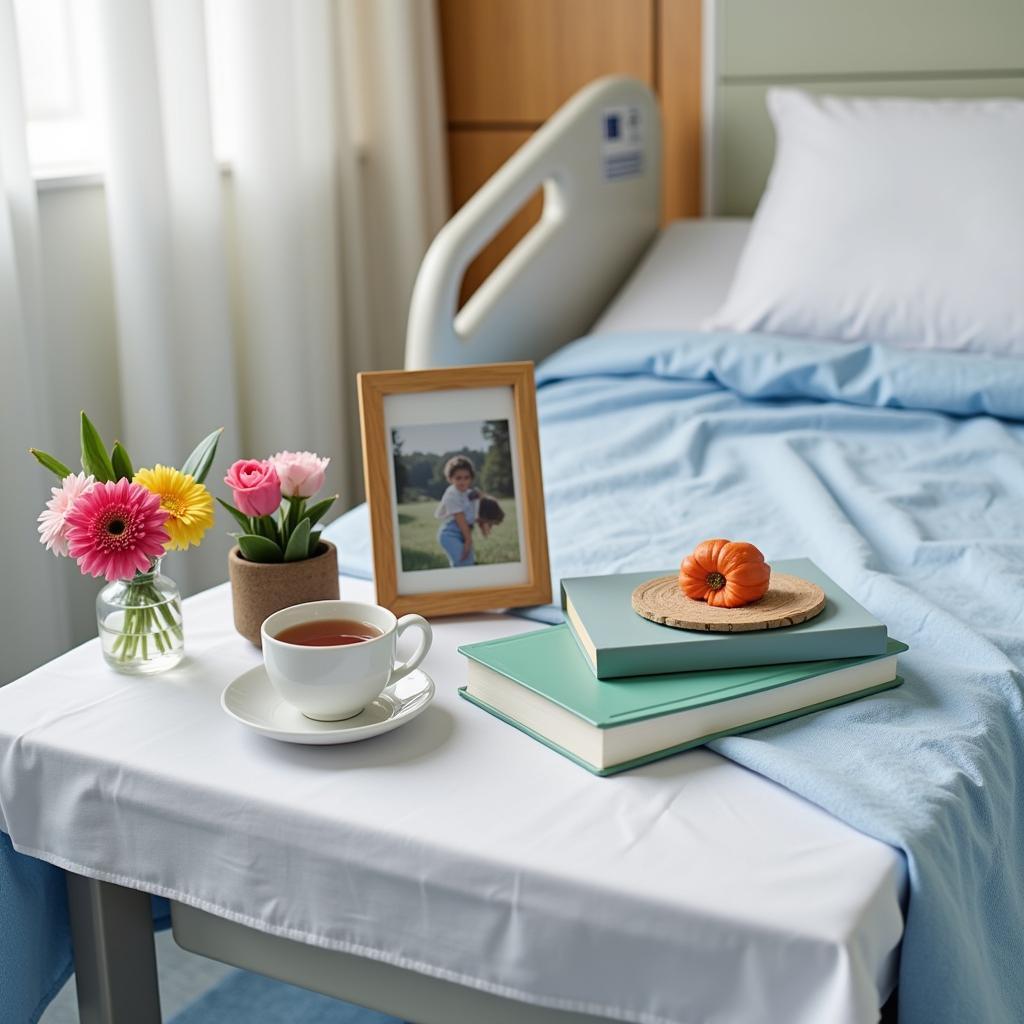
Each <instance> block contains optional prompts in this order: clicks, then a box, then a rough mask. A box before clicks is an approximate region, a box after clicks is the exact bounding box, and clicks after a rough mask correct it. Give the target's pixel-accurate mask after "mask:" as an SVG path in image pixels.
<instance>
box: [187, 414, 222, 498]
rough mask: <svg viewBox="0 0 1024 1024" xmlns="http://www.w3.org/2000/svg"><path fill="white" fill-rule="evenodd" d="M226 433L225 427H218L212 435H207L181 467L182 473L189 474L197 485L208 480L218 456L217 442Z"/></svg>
mask: <svg viewBox="0 0 1024 1024" xmlns="http://www.w3.org/2000/svg"><path fill="white" fill-rule="evenodd" d="M223 432H224V428H223V427H218V428H217V429H216V430H215V431H214V432H213V433H212V434H207V435H206V437H204V438H203V439H202V441H200V442H199V444H197V445H196V446H195V448H194V449H193V450H192V454H191V455H190V456H189V457H188V458H187V459H186V460H185V464H184V465H183V466H182V467H181V471H182V473H187V474H188V475H189V476H190V477H192V479H193V480H195V482H196V483H197V484H201V483H202V482H203V481H204V480H205V479H206V474H207V473H209V472H210V467H211V466H212V465H213V457H214V456H215V455H216V454H217V442H218V441H219V440H220V435H221V434H222V433H223Z"/></svg>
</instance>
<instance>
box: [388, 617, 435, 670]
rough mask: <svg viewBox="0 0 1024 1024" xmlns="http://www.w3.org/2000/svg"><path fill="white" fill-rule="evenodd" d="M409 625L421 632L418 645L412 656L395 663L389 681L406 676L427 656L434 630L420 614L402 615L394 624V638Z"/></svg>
mask: <svg viewBox="0 0 1024 1024" xmlns="http://www.w3.org/2000/svg"><path fill="white" fill-rule="evenodd" d="M410 626H415V627H416V628H417V629H419V630H420V632H421V633H422V637H421V638H420V642H419V646H418V647H417V648H416V650H415V651H413V654H412V657H411V658H410V659H409V660H408V661H404V662H402V663H401V664H399V665H396V666H395V667H394V668H393V669H392V671H391V680H390V682H391V683H394V682H397V681H398V680H399V679H401V678H402V676H407V675H408V674H409V673H410V672H411V671H412V670H413V669H415V668H419V664H420V662H421V661H422V660H423V659H424V658H425V657H426V656H427V651H429V650H430V644H431V642H432V641H433V639H434V632H433V630H432V629H431V628H430V623H429V622H427V620H426V619H425V618H423V616H422V615H403V616H402V617H401V618H400V619H399V620H398V623H397V625H396V626H395V639H396V640H397V639H398V637H400V636H401V635H402V634H403V633H404V632H405V631H406V630H407V629H408V628H409V627H410Z"/></svg>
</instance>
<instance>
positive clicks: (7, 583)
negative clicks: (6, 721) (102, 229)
mask: <svg viewBox="0 0 1024 1024" xmlns="http://www.w3.org/2000/svg"><path fill="white" fill-rule="evenodd" d="M23 125H24V104H23V102H22V93H21V80H20V76H19V63H18V54H17V47H16V46H15V34H14V11H13V8H12V7H11V3H10V0H0V361H2V362H0V417H2V420H0V437H2V443H0V487H2V492H0V508H2V509H3V512H2V516H0V523H2V525H3V539H2V541H0V557H2V559H3V562H2V565H0V630H2V633H0V683H2V682H5V681H6V680H8V679H11V678H13V677H15V676H17V675H19V674H20V673H22V672H25V671H27V670H28V669H30V668H31V667H33V666H34V665H35V664H38V663H39V662H40V661H43V660H44V659H45V658H46V657H48V656H49V655H50V654H51V653H52V652H53V651H54V650H59V649H60V647H61V646H65V645H67V643H68V641H69V640H70V630H69V625H68V615H67V601H66V599H65V595H64V591H63V589H62V587H61V579H60V571H59V570H60V569H61V568H66V566H57V565H56V564H54V559H53V558H52V557H50V556H48V555H46V553H45V552H44V551H43V550H42V549H41V548H40V546H39V544H38V543H37V537H36V531H35V525H36V524H35V517H36V516H37V515H38V513H39V510H40V508H41V507H42V505H43V501H44V500H45V498H47V497H49V492H48V491H47V490H46V489H45V486H43V484H44V483H48V482H49V481H45V482H44V481H41V480H40V479H39V478H38V476H37V474H36V472H35V470H36V468H37V467H35V466H33V464H32V460H31V459H30V458H29V457H28V454H27V453H28V449H29V447H36V448H43V449H45V448H46V446H47V444H48V442H49V441H50V439H51V438H52V436H53V435H52V433H51V432H50V430H49V417H48V415H47V409H46V406H45V400H46V388H45V386H44V381H43V377H44V374H45V365H46V350H45V343H46V324H45V305H44V300H43V295H42V276H41V253H40V245H39V210H38V206H37V204H36V189H35V182H34V181H33V180H32V176H31V173H30V170H29V163H28V152H27V149H26V145H25V132H24V129H23Z"/></svg>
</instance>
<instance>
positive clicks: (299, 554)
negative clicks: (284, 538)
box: [284, 519, 309, 562]
mask: <svg viewBox="0 0 1024 1024" xmlns="http://www.w3.org/2000/svg"><path fill="white" fill-rule="evenodd" d="M308 554H309V520H308V519H303V520H302V522H301V523H299V525H298V526H296V527H295V529H294V530H293V531H292V535H291V536H290V537H289V538H288V546H287V547H286V548H285V549H284V560H285V561H286V562H300V561H302V559H303V558H306V557H308Z"/></svg>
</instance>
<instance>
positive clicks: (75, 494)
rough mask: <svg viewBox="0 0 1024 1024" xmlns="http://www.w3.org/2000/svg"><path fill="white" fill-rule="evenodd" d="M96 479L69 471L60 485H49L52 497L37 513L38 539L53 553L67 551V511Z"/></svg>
mask: <svg viewBox="0 0 1024 1024" xmlns="http://www.w3.org/2000/svg"><path fill="white" fill-rule="evenodd" d="M95 483H96V481H95V480H94V479H93V477H92V476H91V475H90V476H86V475H85V473H69V474H68V475H67V476H66V477H64V479H63V480H61V482H60V487H51V488H50V494H51V495H52V497H51V498H50V500H49V501H48V502H47V503H46V508H44V509H43V511H42V512H40V513H39V540H40V542H41V543H43V544H45V545H46V550H47V551H52V552H53V553H54V554H55V555H58V556H59V555H66V554H67V553H68V513H69V512H70V511H71V509H72V507H73V506H74V504H75V502H76V501H77V500H78V499H79V498H80V497H81V496H82V495H83V494H85V493H86V491H88V490H91V488H92V486H93V484H95Z"/></svg>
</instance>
